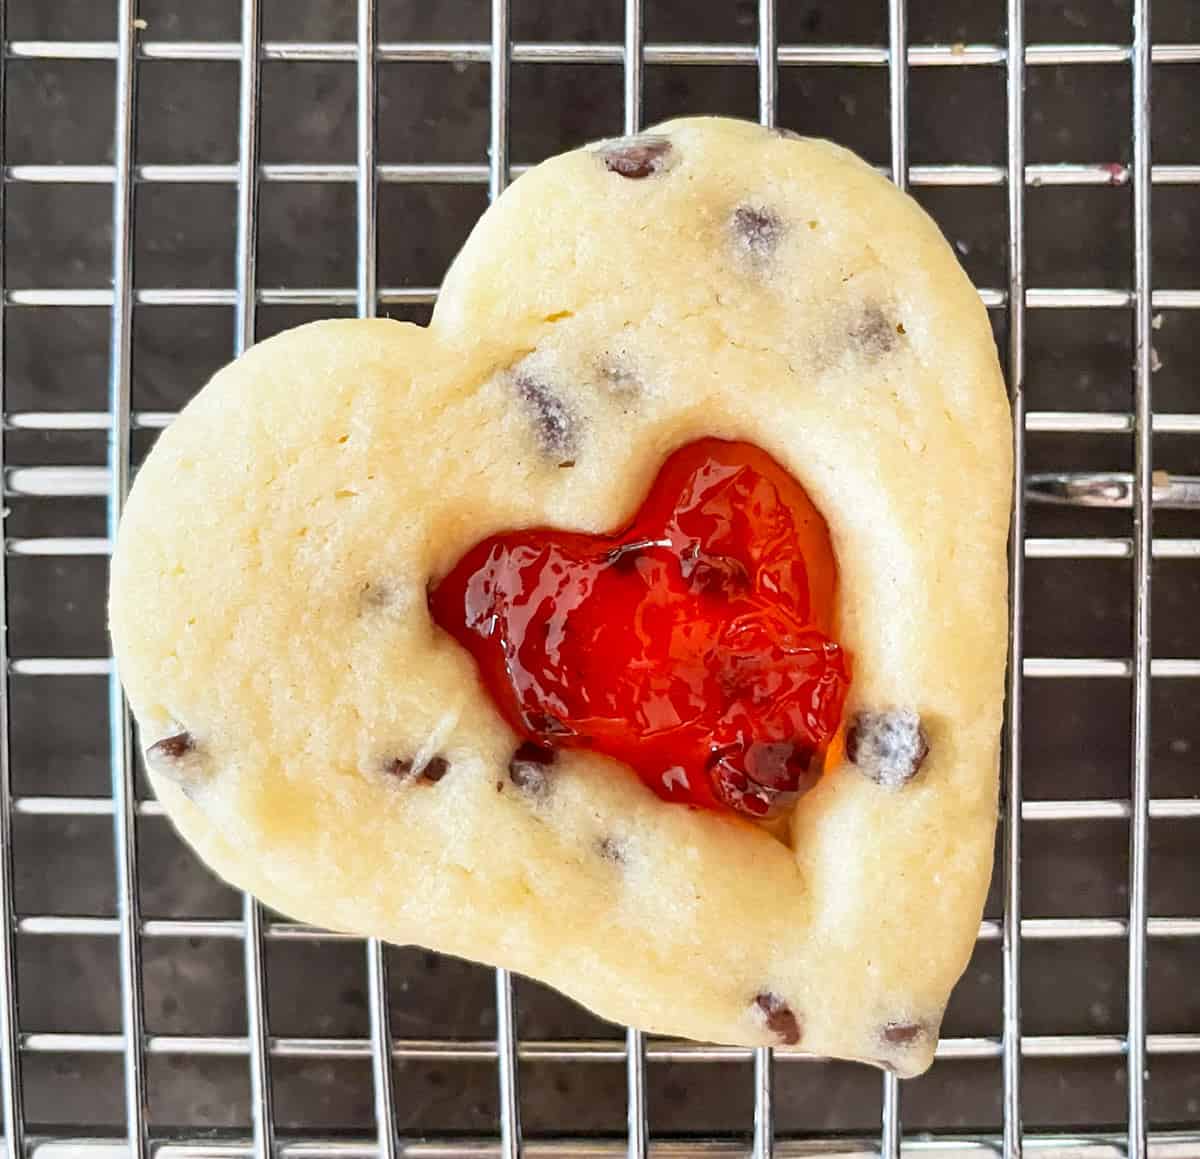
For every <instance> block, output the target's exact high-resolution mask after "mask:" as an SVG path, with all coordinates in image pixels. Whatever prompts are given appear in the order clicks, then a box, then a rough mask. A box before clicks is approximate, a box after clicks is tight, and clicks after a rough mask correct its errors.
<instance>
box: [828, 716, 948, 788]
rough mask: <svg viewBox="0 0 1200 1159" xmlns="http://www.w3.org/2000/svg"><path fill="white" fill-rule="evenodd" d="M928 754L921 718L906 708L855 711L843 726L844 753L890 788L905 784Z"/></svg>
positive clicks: (873, 778)
mask: <svg viewBox="0 0 1200 1159" xmlns="http://www.w3.org/2000/svg"><path fill="white" fill-rule="evenodd" d="M928 755H929V738H928V737H927V736H926V735H925V729H924V728H922V726H921V718H920V716H918V715H917V713H915V712H912V711H911V710H908V709H891V710H889V711H886V712H857V713H855V714H854V716H853V718H852V719H851V721H850V726H849V728H847V729H846V756H847V758H848V759H849V760H850V762H851V763H852V764H854V765H856V766H857V767H858V769H859V771H860V772H861V773H863V774H864V775H865V776H868V777H870V778H871V780H873V781H877V782H878V783H879V784H881V785H884V786H886V787H887V788H889V789H898V788H900V787H901V786H902V785H905V784H907V783H908V782H909V781H911V780H912V779H913V777H915V776H916V775H917V773H918V772H919V771H920V768H921V762H922V761H924V760H925V758H926V756H928Z"/></svg>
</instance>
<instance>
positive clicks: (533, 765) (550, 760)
mask: <svg viewBox="0 0 1200 1159" xmlns="http://www.w3.org/2000/svg"><path fill="white" fill-rule="evenodd" d="M555 759H556V754H555V752H554V750H553V749H552V748H547V747H546V746H545V745H540V744H538V743H537V742H536V741H531V740H527V741H522V742H521V744H519V745H518V746H517V751H516V752H515V753H513V755H512V760H510V761H509V762H508V779H509V780H510V781H512V783H513V784H514V785H516V786H517V788H518V789H520V790H521V791H522V792H523V793H528V794H529V795H530V796H531V797H537V798H541V797H545V796H546V795H547V794H548V793H549V792H550V766H551V765H552V764H554V761H555Z"/></svg>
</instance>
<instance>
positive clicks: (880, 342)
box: [850, 302, 904, 358]
mask: <svg viewBox="0 0 1200 1159" xmlns="http://www.w3.org/2000/svg"><path fill="white" fill-rule="evenodd" d="M903 332H904V328H903V326H900V325H897V323H895V322H893V321H891V319H889V318H888V316H887V315H886V314H885V313H884V312H883V310H882V309H881V308H880V307H879V306H878V305H877V304H876V303H874V302H869V303H868V304H867V305H866V306H864V307H863V311H862V313H861V314H859V315H858V317H857V318H856V319H855V320H854V322H853V323H852V324H851V326H850V342H851V345H853V346H854V347H855V348H856V349H858V350H860V351H862V353H864V354H865V355H866V356H867V357H868V358H882V357H883V356H884V355H885V354H890V353H891V352H892V351H893V350H895V349H896V347H897V346H899V345H900V335H901V334H902V333H903Z"/></svg>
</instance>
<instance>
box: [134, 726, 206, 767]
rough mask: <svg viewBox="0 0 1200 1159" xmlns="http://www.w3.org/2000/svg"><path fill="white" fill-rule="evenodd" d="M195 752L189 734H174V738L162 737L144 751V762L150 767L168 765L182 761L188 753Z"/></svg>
mask: <svg viewBox="0 0 1200 1159" xmlns="http://www.w3.org/2000/svg"><path fill="white" fill-rule="evenodd" d="M195 751H196V742H195V741H194V740H193V739H192V734H191V733H190V732H180V733H176V734H175V735H174V736H166V737H163V739H162V740H160V741H155V742H154V744H152V745H151V746H150V747H149V748H148V749H147V750H146V760H147V761H148V762H149V763H150V764H151V765H152V766H158V765H160V764H161V765H170V764H171V763H172V762H173V761H179V760H182V759H183V758H184V757H186V756H187V755H188V754H189V753H193V752H195Z"/></svg>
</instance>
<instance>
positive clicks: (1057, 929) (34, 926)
mask: <svg viewBox="0 0 1200 1159" xmlns="http://www.w3.org/2000/svg"><path fill="white" fill-rule="evenodd" d="M1123 816H1128V811H1127V810H1126V812H1125V813H1124V814H1123ZM1109 819H1111V818H1109V817H1105V820H1109ZM16 929H17V931H18V932H19V933H21V934H26V935H30V936H33V937H115V936H117V935H118V934H119V933H120V922H119V921H118V920H117V919H116V918H115V917H91V916H83V917H81V916H72V915H69V914H32V915H29V916H25V917H20V918H17V919H16ZM1128 932H1129V922H1128V920H1127V919H1125V918H1024V919H1022V921H1021V937H1022V938H1023V939H1024V940H1025V941H1033V942H1039V941H1040V942H1070V941H1081V940H1087V941H1103V940H1119V939H1122V938H1124V937H1125V936H1126V934H1127V933H1128ZM139 933H140V934H141V936H142V937H143V938H152V939H153V938H221V939H231V940H239V939H241V938H243V937H245V934H246V923H245V918H244V917H243V918H146V919H145V920H144V921H143V922H142V928H141V930H140V931H139ZM1147 934H1148V935H1149V936H1150V937H1151V938H1196V937H1200V917H1171V918H1153V917H1152V918H1149V919H1147ZM263 937H264V939H266V940H268V941H277V942H358V941H361V940H362V939H361V938H360V937H358V936H357V935H355V934H346V933H340V932H335V931H332V930H323V929H320V928H318V927H316V926H307V925H304V924H303V923H300V922H286V921H276V922H269V921H266V920H265V919H264V926H263ZM1000 937H1001V923H1000V922H998V921H993V920H989V919H985V920H984V921H982V922H980V923H979V940H980V941H981V942H996V941H999V940H1000ZM626 1050H627V1051H628V1042H627V1045H626Z"/></svg>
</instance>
